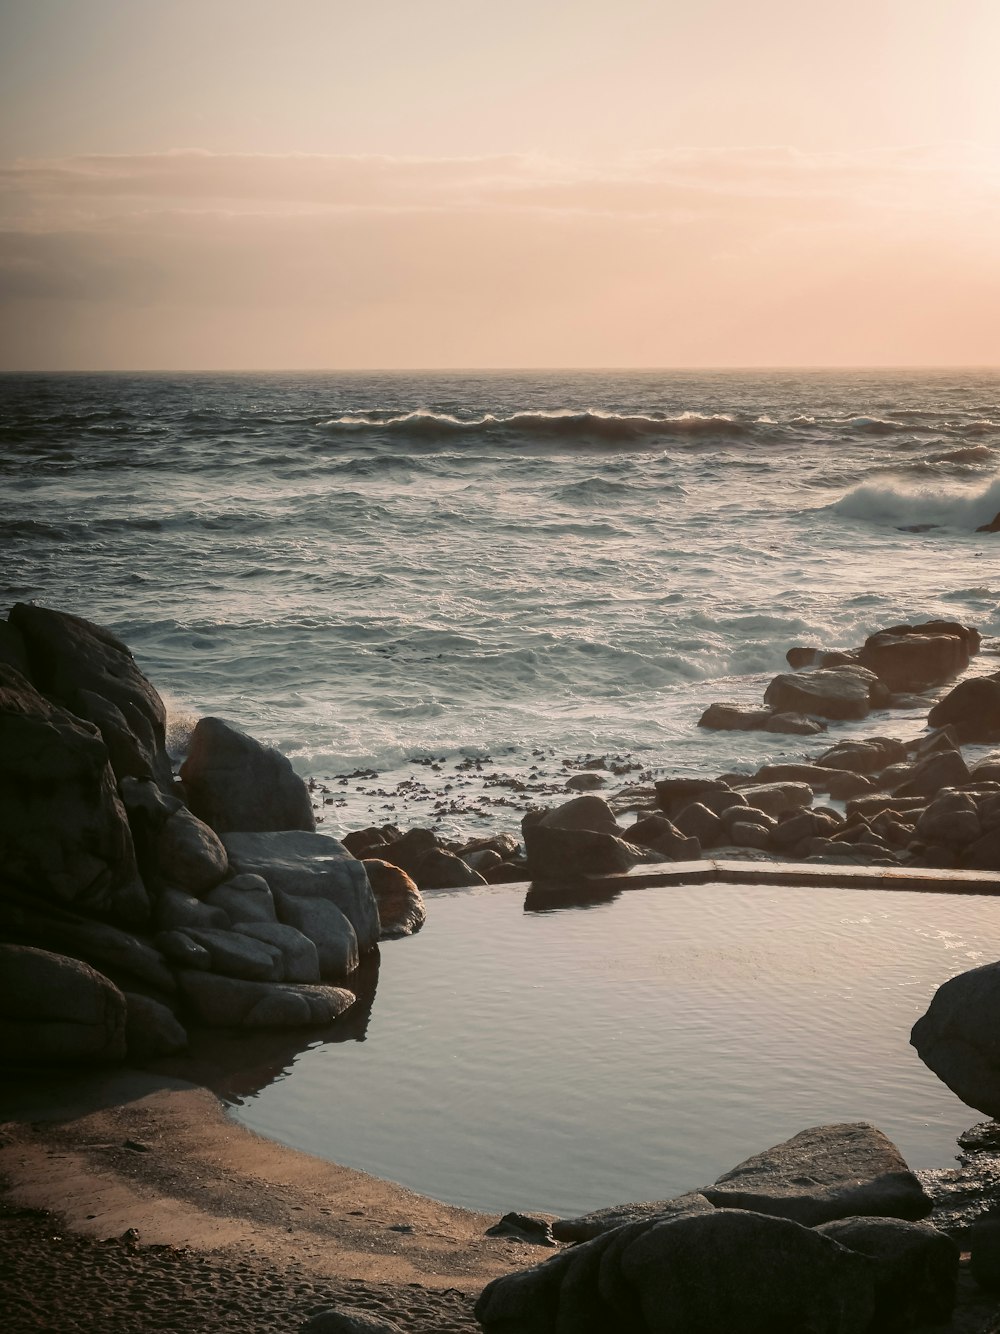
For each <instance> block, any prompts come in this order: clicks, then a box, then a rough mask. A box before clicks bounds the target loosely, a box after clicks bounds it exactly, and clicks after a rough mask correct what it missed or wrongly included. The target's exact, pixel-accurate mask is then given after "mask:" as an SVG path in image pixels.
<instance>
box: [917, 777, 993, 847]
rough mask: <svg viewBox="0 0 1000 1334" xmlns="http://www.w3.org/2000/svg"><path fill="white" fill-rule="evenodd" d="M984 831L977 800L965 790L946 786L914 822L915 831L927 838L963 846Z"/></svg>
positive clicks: (931, 840) (950, 844)
mask: <svg viewBox="0 0 1000 1334" xmlns="http://www.w3.org/2000/svg"><path fill="white" fill-rule="evenodd" d="M982 832H983V828H982V825H981V824H980V821H979V812H978V811H977V810H976V803H975V801H974V800H973V798H972V797H971V796H969V794H968V793H967V792H954V791H951V790H950V789H947V788H945V789H944V790H943V791H941V792H939V793H938V794H937V796H936V797H935V798H934V800H933V801H932V802H931V803H930V805H929V806H928V807H927V809H926V810H925V811H923V812H922V814H921V815H920V817H919V819H918V820H917V823H916V833H917V836H918V837H919V838H921V839H924V840H925V841H927V842H934V843H945V844H947V845H948V846H949V847H956V848H958V847H964V846H965V845H966V844H967V843H974V842H975V841H976V839H977V838H979V837H980V836H981V834H982Z"/></svg>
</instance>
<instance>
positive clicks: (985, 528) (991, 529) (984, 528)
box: [976, 512, 1000, 533]
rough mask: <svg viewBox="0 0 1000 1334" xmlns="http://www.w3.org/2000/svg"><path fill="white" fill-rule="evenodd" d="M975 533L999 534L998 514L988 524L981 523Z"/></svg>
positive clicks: (999, 521)
mask: <svg viewBox="0 0 1000 1334" xmlns="http://www.w3.org/2000/svg"><path fill="white" fill-rule="evenodd" d="M976 532H977V533H1000V512H998V513H997V514H996V515H995V516H994V517H993V518H992V519H991V520H990V521H989V523H981V524H980V525H979V527H978V528H977V529H976Z"/></svg>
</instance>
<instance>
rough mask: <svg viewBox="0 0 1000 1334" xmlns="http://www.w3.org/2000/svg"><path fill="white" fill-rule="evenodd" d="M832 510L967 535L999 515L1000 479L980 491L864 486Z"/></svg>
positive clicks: (879, 484) (903, 526)
mask: <svg viewBox="0 0 1000 1334" xmlns="http://www.w3.org/2000/svg"><path fill="white" fill-rule="evenodd" d="M830 509H831V510H832V512H833V513H835V514H839V515H841V516H842V517H843V518H845V519H860V520H862V521H864V522H866V523H874V524H884V525H891V526H892V527H895V528H901V529H908V528H951V529H957V530H960V531H961V530H964V531H966V532H968V531H970V530H972V529H975V528H978V527H979V525H980V524H984V523H990V522H991V521H992V519H993V518H994V517H995V516H996V514H997V512H998V511H1000V479H995V480H994V481H992V482H990V483H989V485H988V486H984V487H982V488H980V489H979V490H977V491H971V490H968V489H963V490H958V489H952V490H945V491H943V490H941V489H940V488H939V487H935V488H933V489H927V488H923V487H911V486H906V485H905V483H893V482H865V483H863V484H862V485H860V486H856V487H855V488H854V489H853V490H852V491H849V492H848V493H847V495H846V496H842V497H841V499H840V500H838V501H837V502H836V503H835V504H834V505H832V506H831V507H830Z"/></svg>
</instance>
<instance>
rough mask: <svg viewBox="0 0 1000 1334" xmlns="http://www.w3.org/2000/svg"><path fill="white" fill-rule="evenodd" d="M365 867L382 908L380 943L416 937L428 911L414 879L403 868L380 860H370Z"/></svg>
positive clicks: (364, 863)
mask: <svg viewBox="0 0 1000 1334" xmlns="http://www.w3.org/2000/svg"><path fill="white" fill-rule="evenodd" d="M361 865H362V866H363V867H364V868H365V874H366V875H367V876H368V883H369V884H370V885H371V887H372V893H373V894H374V895H375V901H376V903H377V904H378V915H379V921H380V923H381V927H382V929H381V933H380V939H382V940H392V939H394V938H396V937H399V936H412V935H413V933H414V932H415V931H419V930H420V928H421V927H422V926H423V924H424V922H425V920H426V918H427V908H426V905H425V904H424V900H423V898H422V896H421V893H420V890H419V889H418V888H417V886H416V885H415V884H414V883H413V880H412V879H411V878H410V876H408V875H407V874H406V872H405V871H404V870H403V869H402V868H401V867H399V866H393V865H392V864H391V862H384V861H379V860H378V859H377V858H366V859H365V860H364V861H362V863H361Z"/></svg>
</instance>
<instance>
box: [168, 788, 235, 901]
mask: <svg viewBox="0 0 1000 1334" xmlns="http://www.w3.org/2000/svg"><path fill="white" fill-rule="evenodd" d="M153 857H154V862H155V866H156V876H157V879H158V880H159V881H160V882H161V883H163V884H167V885H170V886H172V887H173V888H174V889H180V890H185V891H186V892H187V893H189V894H195V895H200V894H205V893H207V892H208V890H210V889H212V888H213V887H214V886H215V885H217V884H218V883H219V882H220V881H221V880H224V879H225V877H226V874H227V873H228V871H229V862H228V860H227V858H226V849H225V848H224V847H223V846H222V842H221V840H220V839H219V836H218V834H216V832H215V830H214V829H210V828H209V826H208V825H207V824H205V823H204V822H203V821H202V820H199V819H198V817H197V816H196V815H192V814H191V812H190V811H188V810H185V809H184V808H183V807H181V809H180V810H177V811H174V812H173V814H172V815H169V816H168V817H167V819H166V820H165V821H164V824H163V827H162V828H161V829H160V831H159V833H158V835H157V837H156V839H155V843H154V845H153Z"/></svg>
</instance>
